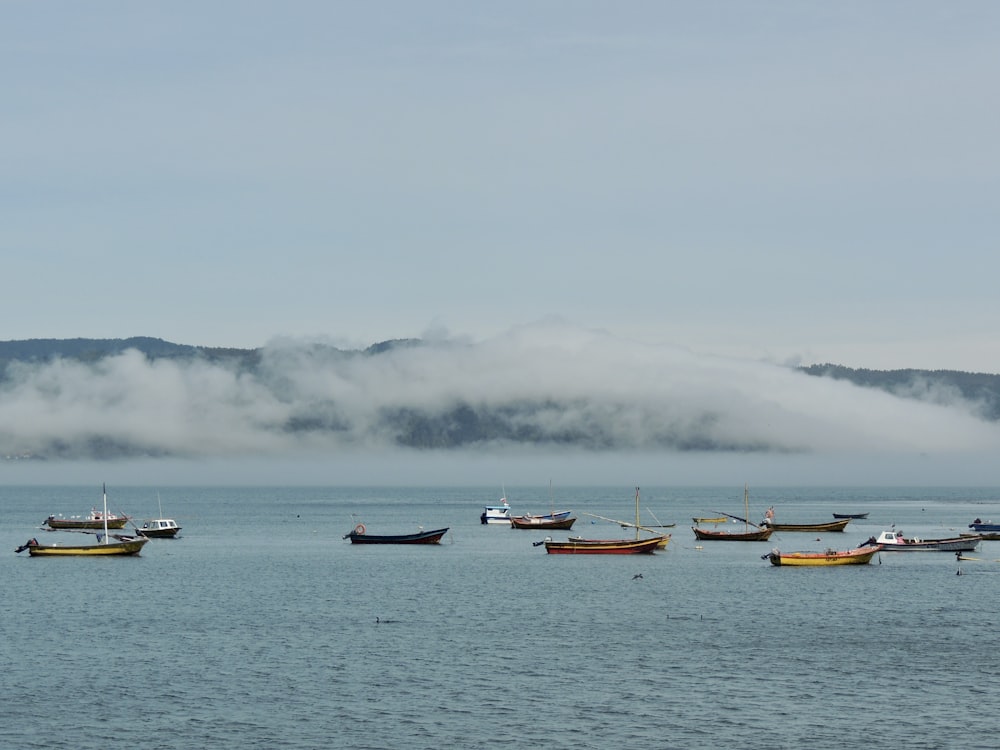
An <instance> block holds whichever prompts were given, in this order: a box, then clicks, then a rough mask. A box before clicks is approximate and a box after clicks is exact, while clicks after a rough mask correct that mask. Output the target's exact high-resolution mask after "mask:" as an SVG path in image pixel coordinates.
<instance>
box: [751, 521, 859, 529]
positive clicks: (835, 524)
mask: <svg viewBox="0 0 1000 750" xmlns="http://www.w3.org/2000/svg"><path fill="white" fill-rule="evenodd" d="M850 522H851V519H850V518H841V519H839V520H837V521H828V522H824V523H775V522H774V521H772V520H770V519H767V518H765V519H764V520H763V521H762V522H761V526H765V527H768V528H772V529H774V530H775V531H811V532H819V531H843V530H844V527H845V526H847V524H849V523H850Z"/></svg>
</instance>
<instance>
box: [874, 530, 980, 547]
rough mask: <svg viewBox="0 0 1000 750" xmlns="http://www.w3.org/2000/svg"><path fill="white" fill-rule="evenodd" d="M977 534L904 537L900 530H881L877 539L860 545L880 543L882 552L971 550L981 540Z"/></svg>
mask: <svg viewBox="0 0 1000 750" xmlns="http://www.w3.org/2000/svg"><path fill="white" fill-rule="evenodd" d="M982 539H983V538H982V537H981V536H979V535H972V534H970V535H968V536H953V537H947V538H945V539H920V538H919V537H915V536H914V537H909V538H907V537H905V536H903V532H902V531H883V532H882V533H881V534H880V535H879V537H878V539H876V538H875V537H870V538H869V539H868V541H867V542H865V543H864V544H862V545H861V546H862V547H865V546H873V545H876V544H878V545H881V546H882V551H883V552H972V551H973V550H975V549H976V547H978V546H979V542H981V541H982Z"/></svg>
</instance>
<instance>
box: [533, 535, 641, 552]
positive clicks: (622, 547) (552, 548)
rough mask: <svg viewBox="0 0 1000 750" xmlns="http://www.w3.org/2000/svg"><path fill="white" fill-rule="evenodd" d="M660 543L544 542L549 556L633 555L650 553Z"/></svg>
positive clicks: (632, 541) (626, 540)
mask: <svg viewBox="0 0 1000 750" xmlns="http://www.w3.org/2000/svg"><path fill="white" fill-rule="evenodd" d="M659 543H660V539H659V538H658V537H651V538H649V539H604V540H599V539H593V540H583V541H573V540H567V541H565V542H557V541H553V540H552V539H546V540H545V551H546V552H548V553H549V554H550V555H634V554H640V553H652V552H655V551H656V547H657V545H658V544H659Z"/></svg>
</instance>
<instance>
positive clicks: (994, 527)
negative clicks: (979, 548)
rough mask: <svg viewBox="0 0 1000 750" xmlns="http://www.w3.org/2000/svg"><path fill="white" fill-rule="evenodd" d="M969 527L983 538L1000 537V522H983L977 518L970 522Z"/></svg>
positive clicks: (992, 538) (993, 538)
mask: <svg viewBox="0 0 1000 750" xmlns="http://www.w3.org/2000/svg"><path fill="white" fill-rule="evenodd" d="M969 528H970V529H972V530H973V531H974V532H975V533H976V534H977V535H979V536H981V537H982V538H983V539H990V540H997V539H1000V523H991V522H990V521H986V522H983V521H980V520H979V519H978V518H977V519H976V520H975V521H973V522H972V523H970V524H969Z"/></svg>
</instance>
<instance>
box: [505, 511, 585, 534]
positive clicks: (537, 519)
mask: <svg viewBox="0 0 1000 750" xmlns="http://www.w3.org/2000/svg"><path fill="white" fill-rule="evenodd" d="M571 512H572V511H568V510H567V511H562V512H559V513H551V514H547V515H544V516H532V515H526V516H511V517H510V527H511V528H512V529H571V528H573V524H574V523H576V518H575V517H574V516H571V515H570V513H571Z"/></svg>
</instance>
